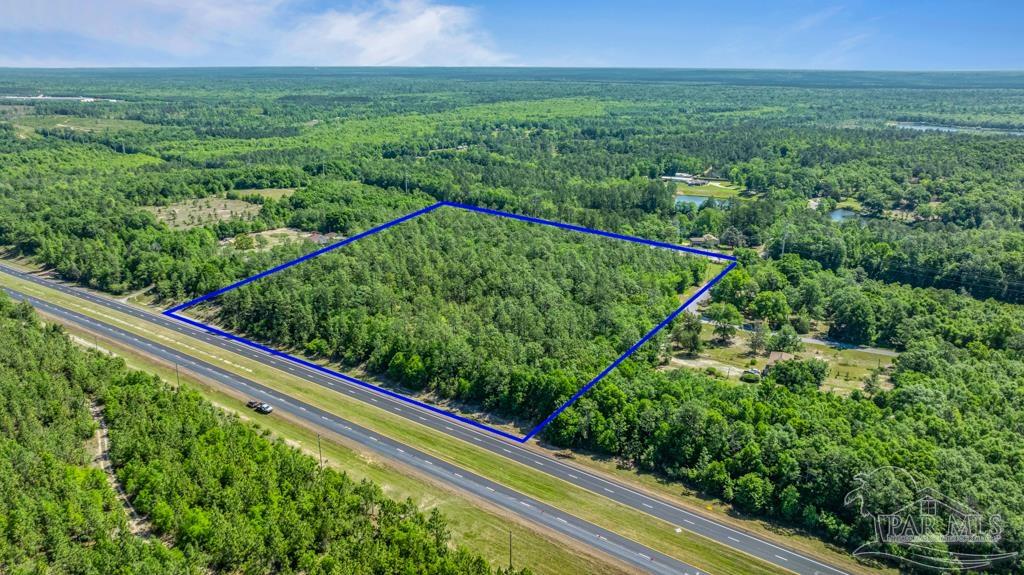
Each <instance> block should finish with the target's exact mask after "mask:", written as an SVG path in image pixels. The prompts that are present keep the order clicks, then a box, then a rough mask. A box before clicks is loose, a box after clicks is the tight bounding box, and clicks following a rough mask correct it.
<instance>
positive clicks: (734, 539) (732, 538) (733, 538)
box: [727, 535, 740, 543]
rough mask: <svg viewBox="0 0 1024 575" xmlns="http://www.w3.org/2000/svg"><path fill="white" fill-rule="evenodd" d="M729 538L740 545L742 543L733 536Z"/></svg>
mask: <svg viewBox="0 0 1024 575" xmlns="http://www.w3.org/2000/svg"><path fill="white" fill-rule="evenodd" d="M727 537H728V538H729V541H735V542H737V543H739V542H740V540H739V539H736V538H735V537H733V536H732V535H727Z"/></svg>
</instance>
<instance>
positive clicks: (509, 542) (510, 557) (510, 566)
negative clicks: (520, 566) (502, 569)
mask: <svg viewBox="0 0 1024 575" xmlns="http://www.w3.org/2000/svg"><path fill="white" fill-rule="evenodd" d="M508 570H509V571H510V572H511V571H512V528H511V527H509V528H508Z"/></svg>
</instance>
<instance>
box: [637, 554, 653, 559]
mask: <svg viewBox="0 0 1024 575" xmlns="http://www.w3.org/2000/svg"><path fill="white" fill-rule="evenodd" d="M637 555H639V556H641V557H643V558H644V559H646V560H648V561H650V560H651V556H650V555H644V554H643V553H637Z"/></svg>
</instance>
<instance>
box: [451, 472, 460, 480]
mask: <svg viewBox="0 0 1024 575" xmlns="http://www.w3.org/2000/svg"><path fill="white" fill-rule="evenodd" d="M452 475H454V476H455V477H458V478H459V479H462V478H463V477H462V474H461V473H452Z"/></svg>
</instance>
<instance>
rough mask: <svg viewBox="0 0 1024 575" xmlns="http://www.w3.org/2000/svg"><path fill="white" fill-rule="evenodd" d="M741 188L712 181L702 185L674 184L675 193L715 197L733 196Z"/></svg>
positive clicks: (726, 197) (727, 197) (738, 192)
mask: <svg viewBox="0 0 1024 575" xmlns="http://www.w3.org/2000/svg"><path fill="white" fill-rule="evenodd" d="M741 192H742V190H741V189H740V188H739V187H738V186H735V185H733V184H730V183H727V182H712V183H709V184H704V185H703V186H687V185H686V184H676V192H675V193H676V195H692V196H709V197H712V198H716V199H722V200H724V199H729V198H735V197H737V196H739V195H740V193H741Z"/></svg>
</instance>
